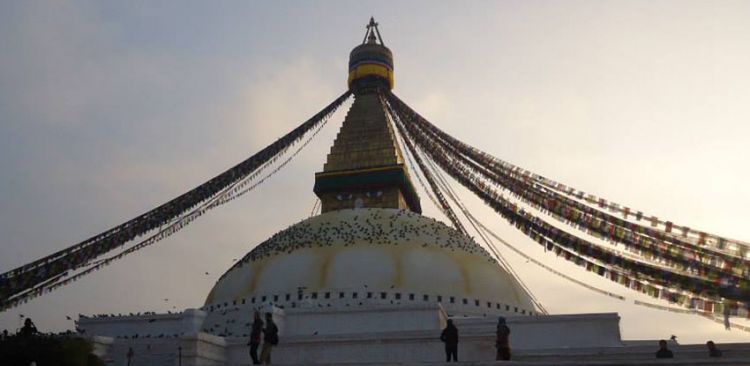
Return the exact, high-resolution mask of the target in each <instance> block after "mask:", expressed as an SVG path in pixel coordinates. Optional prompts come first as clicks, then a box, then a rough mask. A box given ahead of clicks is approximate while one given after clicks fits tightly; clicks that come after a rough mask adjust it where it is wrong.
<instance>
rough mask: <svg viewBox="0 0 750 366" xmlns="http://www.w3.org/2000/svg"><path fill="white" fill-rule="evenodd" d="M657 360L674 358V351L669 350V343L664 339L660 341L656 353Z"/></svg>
mask: <svg viewBox="0 0 750 366" xmlns="http://www.w3.org/2000/svg"><path fill="white" fill-rule="evenodd" d="M656 358H674V354H673V353H672V351H670V350H669V348H667V341H665V340H663V339H662V340H660V341H659V350H658V351H656Z"/></svg>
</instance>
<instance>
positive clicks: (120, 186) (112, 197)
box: [0, 1, 750, 342]
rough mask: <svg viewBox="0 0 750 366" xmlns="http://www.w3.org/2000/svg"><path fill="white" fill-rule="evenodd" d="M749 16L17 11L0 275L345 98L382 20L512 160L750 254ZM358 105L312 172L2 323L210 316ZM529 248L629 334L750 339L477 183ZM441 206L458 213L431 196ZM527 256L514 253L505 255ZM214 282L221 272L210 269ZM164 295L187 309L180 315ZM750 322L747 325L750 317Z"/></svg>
mask: <svg viewBox="0 0 750 366" xmlns="http://www.w3.org/2000/svg"><path fill="white" fill-rule="evenodd" d="M748 14H750V2H730V1H722V2H719V1H711V2H709V1H698V2H690V1H643V2H638V1H618V2H615V1H565V2H563V1H549V2H545V1H518V2H512V1H505V2H478V1H477V2H444V3H437V2H432V1H430V2H408V3H402V2H389V1H377V2H343V1H342V2H308V1H304V2H246V1H238V2H221V3H218V4H217V3H216V2H195V3H192V2H186V1H180V2H174V3H171V2H158V3H157V2H153V1H143V2H138V1H128V2H85V1H79V2H65V1H47V2H8V1H6V2H1V3H0V172H2V174H1V175H0V271H6V270H9V269H11V268H13V267H16V266H18V265H22V264H24V263H26V262H28V261H31V260H34V259H36V258H38V257H41V256H44V255H47V254H49V253H51V252H52V251H54V250H58V249H61V248H64V247H67V246H69V245H72V244H74V243H77V242H79V241H81V240H83V239H85V238H88V237H89V236H91V235H93V234H96V233H98V232H101V231H103V230H105V229H107V228H109V227H112V226H114V225H116V224H119V223H121V222H123V221H125V220H127V219H129V218H132V217H134V216H136V215H138V214H140V213H142V212H144V211H146V210H148V209H150V208H152V207H154V206H156V205H158V204H160V203H163V202H164V201H166V200H168V199H171V198H173V197H175V196H177V195H179V194H180V193H182V192H184V191H186V190H188V189H190V188H192V187H194V186H196V185H197V184H200V183H201V182H203V181H205V180H207V179H209V178H211V177H213V176H214V175H216V174H217V173H219V172H221V171H223V170H224V169H226V168H227V167H229V166H231V165H233V164H235V163H237V162H239V161H241V160H243V159H245V158H246V157H248V156H249V155H251V154H253V153H255V152H257V151H258V150H260V149H261V148H263V147H265V146H266V145H268V144H269V143H271V142H272V141H273V140H274V139H275V138H277V137H279V136H280V135H281V134H283V133H285V132H287V131H289V130H290V129H292V128H293V127H295V126H296V125H298V124H299V123H301V122H302V121H304V120H305V119H307V118H308V117H309V116H311V115H313V114H314V113H316V112H317V111H319V110H320V109H321V108H322V107H324V106H325V105H326V104H328V103H329V102H330V101H331V100H333V99H334V98H335V97H336V96H338V95H339V94H340V93H341V92H343V91H344V90H345V88H346V76H347V59H348V54H349V51H350V50H351V48H353V47H354V46H356V45H357V44H358V43H359V42H361V40H362V37H363V34H364V25H365V24H366V22H367V20H368V19H369V17H370V15H375V16H376V18H377V20H378V21H379V22H380V30H381V33H382V35H383V37H384V39H385V42H386V45H387V46H388V47H390V48H391V50H392V51H393V52H394V57H395V64H396V68H395V70H396V87H395V90H394V91H395V93H396V94H397V95H399V96H400V97H401V98H402V99H403V100H405V101H406V102H407V103H409V104H410V105H411V106H412V107H414V108H415V109H417V110H418V111H420V112H421V113H422V114H423V115H424V116H426V117H427V118H428V119H430V120H431V121H432V122H433V123H435V124H437V125H438V126H440V127H441V128H443V129H445V130H446V131H448V132H449V133H451V134H453V135H454V136H456V137H458V138H460V139H462V140H464V141H466V142H468V143H470V144H472V145H474V146H476V147H479V148H481V149H483V150H485V151H487V152H490V153H492V154H493V155H495V156H497V157H500V158H502V159H505V160H507V161H510V162H513V163H515V164H517V165H520V166H522V167H525V168H527V169H530V170H532V171H534V172H537V173H540V174H543V175H545V176H548V177H551V178H553V179H556V180H558V181H560V182H564V183H566V184H569V185H572V186H574V187H577V188H580V189H583V190H585V191H589V192H591V193H595V194H599V195H601V196H603V197H606V198H608V199H610V200H613V201H615V202H619V203H622V204H626V205H628V206H630V207H632V208H635V209H639V210H643V211H645V212H649V213H653V214H656V215H658V216H659V217H663V218H669V219H671V220H672V221H674V222H676V223H679V224H685V225H688V226H690V227H694V228H699V229H703V230H707V231H709V232H715V233H720V234H723V235H727V236H729V237H734V238H737V239H741V240H746V241H747V240H750V233H748V229H747V219H748V213H747V210H748V208H749V207H750V193H748V192H747V190H746V187H747V182H748V180H750V173H749V170H748V168H747V163H748V160H750V146H748V144H747V141H748V136H750V126H749V125H748V121H750V67H748V65H750V22H748V21H747V16H748ZM343 115H344V114H343V111H342V112H340V113H337V115H336V116H334V118H333V119H332V120H331V123H330V124H329V125H328V126H327V127H326V128H325V129H324V130H323V132H322V133H321V134H320V135H319V136H318V137H317V138H316V140H315V141H314V142H313V144H311V145H310V146H309V147H308V148H307V149H306V150H305V154H302V155H301V156H299V157H298V158H297V159H295V161H294V162H293V163H292V164H290V165H289V166H288V167H287V168H286V169H284V170H283V171H282V172H281V173H280V174H278V175H277V176H275V177H274V178H273V179H272V180H271V181H270V184H266V185H263V186H261V187H260V188H259V189H257V190H256V191H254V192H252V193H250V194H248V195H246V196H244V197H243V199H241V200H238V201H234V202H232V203H231V204H229V205H227V206H225V207H223V208H222V209H220V210H217V211H214V212H212V213H210V214H209V215H206V216H203V217H202V218H201V220H199V221H198V222H196V223H194V224H192V225H191V226H189V227H188V228H186V229H185V230H183V231H182V232H181V233H180V234H179V235H177V236H174V237H172V238H170V239H168V240H166V241H163V242H160V243H159V244H157V245H155V246H152V247H149V248H147V249H145V250H142V251H140V252H138V253H137V254H134V255H131V256H129V257H127V258H126V259H124V260H121V261H119V262H117V263H116V264H114V265H112V266H110V267H107V268H106V270H103V271H99V272H97V273H95V274H94V275H91V276H89V277H86V278H85V279H83V280H80V281H78V282H76V283H74V284H72V285H70V286H67V287H66V288H63V289H62V290H58V291H55V292H54V293H52V294H50V295H47V296H44V297H42V298H39V299H36V300H34V301H33V302H30V303H28V304H26V305H24V306H22V307H20V308H17V309H14V310H11V311H7V312H4V313H0V329H3V328H9V329H15V328H16V327H18V325H19V314H25V315H27V316H31V317H33V318H34V319H35V321H36V324H37V326H38V327H39V328H40V329H42V330H62V329H66V328H69V327H71V326H72V322H70V321H67V320H66V319H65V316H66V315H71V316H73V317H75V316H76V315H77V314H78V313H84V314H91V313H105V312H106V313H118V312H131V311H166V310H171V309H173V307H175V308H176V309H183V308H186V307H199V306H201V305H202V303H203V301H204V300H205V296H206V295H207V294H208V292H209V290H210V288H211V286H212V285H213V284H214V282H215V281H216V280H217V279H218V277H219V276H220V275H221V273H223V271H224V270H226V269H227V268H228V267H229V266H230V265H231V264H232V259H233V258H239V257H241V256H243V255H244V254H245V253H246V252H248V251H249V250H251V249H252V248H253V247H254V246H255V245H256V244H257V243H259V242H261V241H263V240H264V239H266V238H267V237H269V236H271V235H272V234H273V233H274V232H276V231H278V230H281V229H283V228H285V227H287V226H288V225H291V224H293V223H296V222H298V221H299V220H301V219H303V218H305V217H307V216H308V215H309V212H310V210H311V208H312V206H313V203H314V201H315V197H314V195H313V193H312V185H313V173H314V172H316V171H320V170H321V169H322V164H323V162H324V160H325V154H326V153H327V151H328V149H329V148H330V145H331V143H332V141H333V137H334V135H335V133H336V131H337V130H338V128H339V126H340V123H341V121H342V119H343ZM463 197H465V200H466V201H467V203H468V204H469V205H470V207H471V208H472V210H473V211H475V212H476V213H477V215H478V216H480V217H481V218H482V219H483V220H484V221H485V222H486V223H488V224H491V225H490V226H491V227H492V228H494V229H495V230H496V231H497V232H498V233H499V234H501V235H502V236H503V237H505V238H506V239H507V240H509V241H511V242H512V243H514V244H516V245H517V246H518V247H519V248H521V249H523V250H524V251H525V252H526V253H528V254H530V255H532V256H534V257H536V258H539V259H540V260H542V261H544V262H545V263H547V264H550V265H552V266H554V267H555V268H559V269H561V270H563V271H564V272H565V273H568V274H569V275H571V276H573V277H575V278H578V279H581V280H584V281H587V282H589V283H591V284H593V285H595V286H598V287H601V288H604V289H608V290H610V291H613V292H616V293H619V294H621V295H623V296H625V297H626V298H627V301H624V302H623V301H617V300H613V299H610V298H607V297H604V296H602V295H599V294H596V293H593V292H591V291H589V290H586V289H583V288H580V287H578V286H577V285H575V284H571V283H569V282H567V281H565V280H562V279H560V278H557V277H555V276H553V275H550V274H549V273H547V272H546V271H544V270H542V269H540V268H539V267H537V266H535V265H534V264H532V263H526V261H525V260H523V259H519V258H518V257H517V256H514V255H513V254H510V253H509V254H507V258H508V260H509V261H510V263H511V264H512V265H513V267H514V268H515V270H516V271H517V272H518V273H519V275H520V276H521V277H522V278H523V279H524V281H525V282H526V284H527V285H528V286H529V287H530V288H531V290H532V291H533V292H534V293H535V294H536V296H537V297H538V298H539V299H540V300H541V301H542V303H544V305H545V306H546V307H547V309H548V310H549V311H550V312H551V313H579V312H619V313H620V315H621V316H622V321H621V329H622V335H623V337H624V338H626V339H654V338H666V337H668V336H669V335H671V334H676V335H677V336H678V339H679V340H680V341H682V342H705V340H707V339H713V340H715V341H719V342H727V341H750V334H748V333H742V332H739V331H730V332H728V331H725V330H724V329H723V327H722V326H721V325H718V324H715V323H713V322H710V321H708V320H704V319H702V318H699V317H696V316H687V315H678V314H673V313H668V312H662V311H657V310H650V309H646V308H643V307H639V306H635V305H633V304H632V303H633V300H635V299H640V300H644V301H649V302H656V303H659V304H664V305H666V303H665V302H660V301H658V300H653V299H650V298H648V297H645V296H643V295H640V294H638V293H636V292H634V291H630V290H627V289H624V288H621V287H619V286H617V285H614V284H611V283H610V282H609V281H608V280H604V279H602V278H599V277H598V276H595V275H592V274H590V273H587V272H585V271H584V270H582V269H580V268H578V267H575V266H572V265H570V264H568V263H566V262H564V261H563V260H559V259H556V258H555V257H554V256H553V255H551V254H545V253H544V251H543V250H541V248H540V247H539V246H538V245H537V244H535V243H533V242H532V241H530V240H528V239H526V238H525V237H524V236H523V235H522V234H521V233H519V232H517V231H516V230H515V229H514V228H511V227H509V226H508V225H507V224H505V223H504V222H503V221H502V220H501V219H499V217H498V216H497V215H495V214H494V213H493V212H492V211H491V210H489V209H487V208H486V207H484V206H483V205H482V204H481V202H479V201H478V200H476V199H474V198H472V197H470V196H469V194H468V193H466V192H465V191H464V195H463ZM423 207H425V214H426V215H428V216H433V217H437V218H440V219H442V216H441V215H440V214H438V213H437V210H436V209H435V208H434V207H433V206H432V204H431V203H429V201H428V200H427V199H426V198H425V197H423ZM506 252H507V251H506ZM204 272H209V273H210V275H208V276H206V275H205V274H204ZM165 299H168V300H166V301H165ZM744 324H748V323H747V322H746V323H744Z"/></svg>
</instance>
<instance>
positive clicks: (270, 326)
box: [260, 313, 279, 365]
mask: <svg viewBox="0 0 750 366" xmlns="http://www.w3.org/2000/svg"><path fill="white" fill-rule="evenodd" d="M263 333H264V334H263V348H262V349H261V350H260V362H261V363H263V364H264V365H270V364H271V349H272V348H273V346H275V345H277V344H279V328H278V327H277V326H276V323H274V322H273V315H272V314H271V313H266V329H264V330H263Z"/></svg>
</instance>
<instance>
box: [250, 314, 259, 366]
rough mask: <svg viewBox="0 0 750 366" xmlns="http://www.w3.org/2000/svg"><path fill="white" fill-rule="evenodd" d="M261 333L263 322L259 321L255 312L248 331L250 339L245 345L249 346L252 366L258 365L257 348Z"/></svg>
mask: <svg viewBox="0 0 750 366" xmlns="http://www.w3.org/2000/svg"><path fill="white" fill-rule="evenodd" d="M262 332H263V320H261V319H260V313H259V312H258V311H257V310H256V311H255V314H254V315H253V326H252V328H251V330H250V339H249V340H248V341H247V344H248V345H249V346H250V358H251V359H252V360H253V365H260V359H259V358H258V347H259V346H260V334H261V333H262Z"/></svg>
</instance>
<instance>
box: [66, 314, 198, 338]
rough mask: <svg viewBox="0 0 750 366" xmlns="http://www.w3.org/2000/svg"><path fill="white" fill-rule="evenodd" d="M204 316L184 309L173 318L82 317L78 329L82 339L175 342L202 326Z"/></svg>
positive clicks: (150, 316)
mask: <svg viewBox="0 0 750 366" xmlns="http://www.w3.org/2000/svg"><path fill="white" fill-rule="evenodd" d="M205 317H206V312H205V311H202V310H196V309H186V310H185V311H183V312H180V313H174V314H152V315H133V316H130V315H128V316H115V317H86V318H84V317H81V318H79V319H78V323H77V325H78V328H79V329H82V330H83V331H84V334H85V335H97V336H105V337H113V338H124V337H127V338H133V337H134V336H136V335H137V336H138V338H144V337H149V338H169V337H171V338H175V337H179V336H180V335H182V334H184V333H191V332H193V333H194V332H197V331H199V330H200V327H201V325H202V324H203V323H204V319H205Z"/></svg>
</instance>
